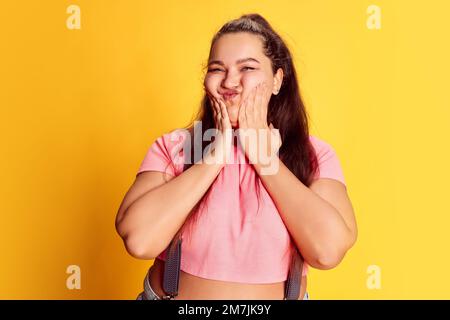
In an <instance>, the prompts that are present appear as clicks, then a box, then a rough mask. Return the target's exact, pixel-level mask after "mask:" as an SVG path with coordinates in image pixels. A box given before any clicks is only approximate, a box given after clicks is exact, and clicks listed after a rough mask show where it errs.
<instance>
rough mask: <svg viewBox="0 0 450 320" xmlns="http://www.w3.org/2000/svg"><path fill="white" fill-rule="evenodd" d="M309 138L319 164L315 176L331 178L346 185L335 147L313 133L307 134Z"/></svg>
mask: <svg viewBox="0 0 450 320" xmlns="http://www.w3.org/2000/svg"><path fill="white" fill-rule="evenodd" d="M309 139H310V142H311V144H312V146H313V147H314V150H315V152H316V156H317V161H318V164H319V172H318V173H317V175H316V177H315V178H332V179H335V180H338V181H340V182H342V183H343V184H344V185H346V183H345V178H344V172H343V169H342V167H341V162H340V160H339V157H338V155H337V153H336V150H335V148H334V147H333V146H332V145H331V144H330V143H328V142H327V141H325V140H323V139H321V138H318V137H316V136H314V135H309Z"/></svg>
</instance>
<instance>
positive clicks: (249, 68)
mask: <svg viewBox="0 0 450 320" xmlns="http://www.w3.org/2000/svg"><path fill="white" fill-rule="evenodd" d="M244 69H246V70H255V68H252V67H243V68H242V69H241V70H244ZM215 71H223V70H221V69H218V68H216V69H208V72H215Z"/></svg>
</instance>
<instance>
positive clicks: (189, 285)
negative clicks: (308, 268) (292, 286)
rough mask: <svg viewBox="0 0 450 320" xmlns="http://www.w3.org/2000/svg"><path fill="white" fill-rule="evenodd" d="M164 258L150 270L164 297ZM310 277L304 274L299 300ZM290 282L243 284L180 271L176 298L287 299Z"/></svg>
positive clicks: (154, 286) (157, 290) (160, 294)
mask: <svg viewBox="0 0 450 320" xmlns="http://www.w3.org/2000/svg"><path fill="white" fill-rule="evenodd" d="M163 275H164V261H163V260H160V259H155V262H154V264H153V266H152V268H151V272H150V285H151V287H152V289H153V290H154V291H155V293H156V294H157V295H158V296H160V297H162V296H163V295H164V291H163V290H162V280H163ZM306 282H307V281H306V276H303V277H302V284H301V288H300V295H299V298H298V299H299V300H302V299H303V297H304V295H305V292H306ZM285 284H286V282H285V281H283V282H276V283H263V284H254V283H239V282H228V281H218V280H210V279H205V278H200V277H197V276H194V275H191V274H189V273H186V272H184V271H182V270H180V282H179V287H178V296H177V297H176V298H175V300H283V299H284V290H285Z"/></svg>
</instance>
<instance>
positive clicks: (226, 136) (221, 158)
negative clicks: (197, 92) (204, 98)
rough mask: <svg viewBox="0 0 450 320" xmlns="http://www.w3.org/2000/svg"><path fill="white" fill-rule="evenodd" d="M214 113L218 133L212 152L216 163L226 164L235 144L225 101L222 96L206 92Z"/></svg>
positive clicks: (212, 145)
mask: <svg viewBox="0 0 450 320" xmlns="http://www.w3.org/2000/svg"><path fill="white" fill-rule="evenodd" d="M206 94H207V95H208V98H209V101H210V104H211V106H212V110H213V114H214V122H215V128H216V134H215V139H214V142H213V143H212V144H211V149H210V154H211V156H212V158H213V159H214V160H213V162H214V163H220V164H223V165H225V163H228V162H229V160H230V156H231V147H232V146H233V130H232V126H231V122H230V118H229V117H228V111H227V107H226V105H225V102H224V101H223V100H222V99H221V98H220V97H215V96H213V95H212V94H211V93H209V92H206Z"/></svg>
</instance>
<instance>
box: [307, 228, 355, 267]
mask: <svg viewBox="0 0 450 320" xmlns="http://www.w3.org/2000/svg"><path fill="white" fill-rule="evenodd" d="M342 238H343V239H346V240H345V241H344V242H343V243H341V244H340V245H339V244H338V245H334V246H330V247H329V248H327V249H322V250H320V251H319V252H318V253H317V254H316V256H315V257H314V259H313V263H312V264H311V266H312V267H314V268H316V269H320V270H330V269H334V268H336V267H337V266H338V265H339V264H340V263H341V261H342V260H343V259H344V256H345V254H346V253H347V251H348V250H349V249H350V248H351V247H353V245H354V244H355V242H356V239H357V232H352V233H349V237H342Z"/></svg>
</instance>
